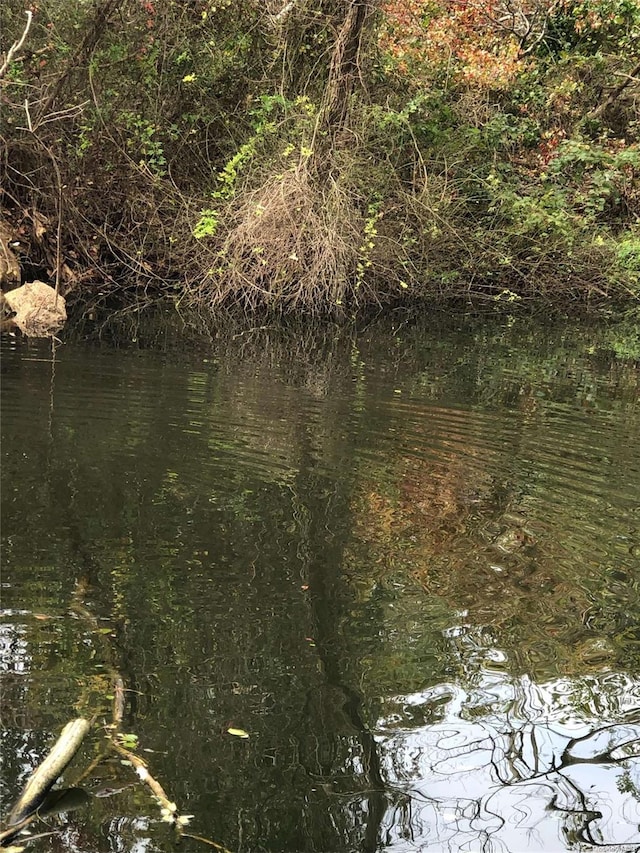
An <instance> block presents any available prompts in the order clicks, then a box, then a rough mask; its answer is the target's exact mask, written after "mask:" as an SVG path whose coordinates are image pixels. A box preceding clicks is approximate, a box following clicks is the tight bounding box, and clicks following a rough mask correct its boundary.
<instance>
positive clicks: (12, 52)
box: [0, 9, 33, 79]
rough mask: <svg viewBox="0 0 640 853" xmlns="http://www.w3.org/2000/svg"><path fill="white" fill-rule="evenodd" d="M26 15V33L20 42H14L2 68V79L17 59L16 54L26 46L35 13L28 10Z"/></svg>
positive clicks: (0, 74) (0, 68)
mask: <svg viewBox="0 0 640 853" xmlns="http://www.w3.org/2000/svg"><path fill="white" fill-rule="evenodd" d="M25 15H26V16H27V23H26V24H25V27H24V32H23V33H22V35H21V36H20V38H19V39H18V41H14V43H13V44H12V45H11V47H10V48H9V51H8V53H7V56H6V59H5V61H4V62H3V63H2V67H0V79H2V78H3V77H4V75H5V74H6V73H7V71H8V70H9V65H11V63H12V62H13V60H14V59H15V57H16V54H17V53H18V51H19V50H20V49H21V47H22V45H23V44H24V42H25V39H26V37H27V35H28V33H29V28H30V27H31V21H32V20H33V12H32V11H31V10H29V9H27V11H26V12H25Z"/></svg>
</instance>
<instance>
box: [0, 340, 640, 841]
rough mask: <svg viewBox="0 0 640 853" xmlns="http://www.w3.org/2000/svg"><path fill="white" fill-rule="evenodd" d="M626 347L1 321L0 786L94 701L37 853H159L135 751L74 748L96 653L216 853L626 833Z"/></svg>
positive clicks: (635, 646) (631, 582)
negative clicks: (211, 335) (167, 335)
mask: <svg viewBox="0 0 640 853" xmlns="http://www.w3.org/2000/svg"><path fill="white" fill-rule="evenodd" d="M639 352H640V347H638V340H637V335H636V333H634V330H633V329H629V328H627V329H623V330H620V329H618V330H616V329H611V330H602V329H600V330H590V329H562V330H557V329H556V330H544V329H541V328H530V327H521V326H519V325H516V326H515V327H514V328H511V329H509V328H499V327H491V326H486V325H485V326H484V327H479V326H476V327H473V326H471V327H469V328H461V329H457V330H452V329H449V330H443V329H435V328H429V327H424V326H423V327H417V326H406V327H403V328H401V329H399V330H393V329H389V328H387V329H378V328H376V329H371V330H368V331H365V332H362V333H360V334H359V335H356V334H351V333H343V334H338V333H335V332H327V333H325V334H324V335H322V334H320V335H317V336H316V337H315V338H314V337H313V336H309V337H303V336H301V335H300V334H299V333H295V332H294V331H289V332H286V331H281V332H276V331H274V330H270V329H260V330H254V331H252V332H246V333H244V334H237V335H236V336H235V337H233V336H230V337H229V338H228V339H224V340H218V341H217V342H214V343H212V344H211V345H208V346H204V345H200V346H199V347H197V348H196V349H193V350H192V351H191V352H190V354H189V353H188V354H184V353H182V354H181V353H180V352H179V350H177V349H175V348H173V347H172V346H170V345H169V344H165V345H164V346H163V347H160V348H156V349H153V350H143V349H133V348H126V349H109V348H106V347H96V346H93V347H92V346H89V345H82V344H71V343H68V344H64V345H62V346H59V347H58V348H57V349H56V351H55V358H52V350H51V346H50V344H49V343H48V342H26V341H13V340H10V339H9V340H4V341H3V343H2V479H3V488H2V520H3V525H2V539H3V559H2V565H3V572H2V593H3V595H2V608H3V616H4V618H3V622H2V625H1V626H0V631H1V634H0V648H1V657H0V660H1V664H2V670H3V689H2V698H1V703H2V716H3V724H4V729H3V758H4V769H3V781H2V787H1V789H0V793H1V796H2V802H3V804H4V808H5V809H9V808H10V807H11V804H12V802H13V801H14V800H15V798H16V796H17V795H18V793H19V791H20V788H21V785H22V784H24V781H25V780H26V778H27V776H28V775H29V773H30V772H31V771H32V770H33V768H35V767H36V766H37V765H38V763H39V762H40V761H41V760H42V758H43V756H44V755H45V754H46V751H47V748H48V746H49V745H50V744H51V743H52V742H53V740H54V739H55V737H56V736H57V734H58V733H59V731H60V730H61V728H62V726H63V725H64V724H65V723H66V722H67V721H68V720H70V719H72V718H74V717H75V716H77V715H78V714H85V715H86V714H96V715H97V716H96V721H95V723H94V726H93V729H92V732H91V734H90V736H89V737H88V739H87V740H86V741H85V744H84V746H83V749H82V751H81V753H80V754H79V755H78V756H77V758H76V760H75V761H74V763H73V764H72V765H71V766H70V768H69V769H68V770H67V771H66V772H65V775H64V779H63V783H62V784H64V786H75V787H81V788H83V789H84V790H86V791H87V792H88V793H89V794H90V801H89V802H88V803H84V804H83V805H82V807H80V808H78V809H74V810H71V809H69V810H68V811H63V813H62V814H61V815H57V816H54V817H48V818H47V823H48V827H45V829H47V828H48V829H49V830H51V829H53V830H55V833H54V834H53V835H49V836H46V837H44V838H41V839H39V840H36V841H34V842H33V843H32V844H31V845H30V849H34V850H42V851H49V850H51V851H53V850H74V851H93V853H102V851H169V850H172V849H174V841H175V835H174V833H173V830H172V829H171V828H170V827H169V826H168V825H167V824H166V823H163V822H162V820H161V814H160V808H159V806H158V804H157V803H156V802H155V801H154V799H153V797H152V796H151V795H150V793H149V791H148V789H146V788H144V787H143V786H141V785H139V784H136V783H135V776H134V774H133V772H132V770H131V768H129V767H127V766H125V765H123V764H122V763H121V761H120V759H119V758H117V757H116V756H114V755H113V754H108V755H107V756H106V757H105V758H104V759H103V760H101V761H100V762H98V763H94V766H93V767H92V766H91V765H92V761H93V759H94V758H96V756H98V755H99V754H100V753H101V750H102V749H103V748H104V743H105V740H104V729H103V726H105V725H107V724H109V723H110V721H111V714H112V698H111V697H112V695H113V688H112V679H113V677H114V675H115V674H119V675H120V676H121V677H122V678H123V680H124V683H125V687H126V691H127V692H126V697H127V698H126V707H125V713H124V719H123V722H122V726H121V728H122V731H123V732H124V733H127V734H135V735H136V736H137V738H138V748H137V752H138V753H139V755H140V756H141V757H143V758H144V759H145V760H146V761H147V762H148V765H149V770H150V771H151V773H152V774H153V775H154V776H155V778H156V779H157V780H158V781H160V782H161V784H162V785H163V786H164V789H165V791H166V793H167V795H168V797H169V799H171V800H173V801H175V802H176V804H177V806H178V809H179V811H180V812H181V813H182V814H191V815H194V817H193V819H192V822H191V823H190V825H189V826H188V827H187V832H189V833H192V834H193V835H197V836H201V837H205V838H207V839H210V840H212V841H214V842H216V843H217V844H220V845H224V846H225V847H227V848H228V849H230V850H234V851H300V852H301V853H303V852H304V853H306V851H335V853H342V852H343V851H416V850H429V851H458V850H460V851H471V853H474V852H475V851H490V852H491V853H494V851H506V853H520V852H521V851H522V853H525V851H527V853H528V851H545V853H553V851H564V850H572V851H588V850H589V851H590V850H596V849H597V850H611V851H621V853H630V851H633V850H637V849H640V830H639V828H638V825H639V823H640V761H639V760H638V754H640V678H639V675H640V607H639V604H640V592H639V585H638V581H639V576H640V518H639V516H640V444H639V442H638V437H639V431H640V405H639V398H640V395H639V390H640V378H639V375H638V371H637V357H638V353H639ZM634 359H635V360H634ZM229 729H239V730H243V731H246V732H247V733H248V734H249V737H248V738H246V737H239V736H237V735H233V734H230V733H229ZM87 770H88V772H87ZM40 829H42V827H40ZM181 849H184V850H194V851H195V850H201V849H212V848H210V847H207V846H205V845H204V844H203V842H200V841H197V840H195V839H193V838H184V839H183V840H182V842H181Z"/></svg>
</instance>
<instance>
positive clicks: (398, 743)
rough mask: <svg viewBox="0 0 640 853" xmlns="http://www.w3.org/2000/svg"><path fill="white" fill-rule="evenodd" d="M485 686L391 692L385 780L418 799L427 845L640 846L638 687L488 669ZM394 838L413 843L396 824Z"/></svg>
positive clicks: (382, 728)
mask: <svg viewBox="0 0 640 853" xmlns="http://www.w3.org/2000/svg"><path fill="white" fill-rule="evenodd" d="M475 681H476V683H475V684H474V685H473V687H472V688H467V689H465V688H462V687H460V686H459V685H456V684H440V685H435V686H432V687H430V688H428V689H426V690H424V691H422V692H420V693H415V694H411V695H408V696H394V697H389V698H388V699H386V700H385V701H384V702H383V707H382V715H381V717H380V718H379V719H378V723H377V731H378V735H379V744H380V750H381V754H382V756H383V768H384V774H385V778H386V779H387V780H388V781H389V782H390V783H391V784H393V785H395V786H397V787H399V788H401V789H402V790H403V791H404V792H406V794H407V795H408V796H410V797H411V801H412V815H413V822H412V826H413V827H414V831H415V828H416V827H419V831H418V834H419V837H420V838H422V839H424V840H426V841H427V842H428V844H429V847H428V849H430V850H431V849H433V850H451V849H455V850H466V849H468V850H491V851H507V852H508V851H512V850H559V849H567V848H568V849H571V847H572V846H577V845H585V844H586V845H591V846H593V847H605V848H607V847H616V849H619V845H629V846H630V849H631V847H632V846H633V845H637V843H638V814H639V811H638V804H639V801H640V768H639V766H638V763H637V762H633V761H632V759H633V758H637V757H638V754H639V753H640V712H639V710H638V708H639V707H640V695H639V692H638V684H637V682H636V681H633V680H632V679H630V678H629V677H628V676H624V675H621V674H616V675H611V676H603V677H599V678H598V677H592V678H582V679H574V680H568V679H558V680H556V681H552V682H548V683H542V684H535V683H533V682H531V680H530V679H528V678H527V677H526V676H523V677H521V678H519V679H513V678H509V677H508V676H506V675H505V674H504V673H502V672H492V671H491V670H488V669H486V670H484V671H482V670H481V671H479V672H478V677H477V679H476V680H475ZM416 716H418V717H419V718H422V719H423V720H425V719H428V721H429V722H428V724H426V725H424V724H423V725H416V723H415V720H416ZM616 720H617V721H624V722H618V723H616V722H612V721H616ZM388 844H389V849H405V848H406V838H405V837H404V835H402V834H401V835H400V836H399V837H398V836H396V837H394V832H393V828H392V827H391V828H390V830H389V839H388ZM581 849H584V848H581Z"/></svg>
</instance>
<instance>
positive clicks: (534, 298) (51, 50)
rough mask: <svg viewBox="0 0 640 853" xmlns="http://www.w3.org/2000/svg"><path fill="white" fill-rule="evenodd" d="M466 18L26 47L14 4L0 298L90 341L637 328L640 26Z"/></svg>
mask: <svg viewBox="0 0 640 853" xmlns="http://www.w3.org/2000/svg"><path fill="white" fill-rule="evenodd" d="M462 5H463V4H456V3H452V2H449V0H443V2H442V3H441V4H440V5H437V4H436V5H431V6H429V7H428V8H427V4H425V3H422V2H417V3H402V2H400V3H396V4H390V3H387V4H369V5H366V4H363V3H361V2H356V0H352V2H349V3H345V4H333V5H332V4H330V3H325V4H320V7H319V8H318V9H315V10H311V9H310V8H307V7H306V5H305V4H302V3H301V4H299V5H296V4H288V6H290V7H291V8H289V9H288V11H286V13H285V12H284V10H279V11H278V10H275V8H274V9H272V8H271V6H270V5H269V4H267V8H266V9H265V8H264V6H260V7H259V6H258V5H257V4H255V3H253V2H251V0H244V2H242V3H241V4H239V5H237V4H236V5H235V6H234V8H233V9H232V8H231V6H230V5H229V4H224V3H223V4H220V5H217V6H213V5H211V4H210V3H208V2H204V0H203V2H201V3H199V4H194V6H193V8H191V7H190V8H189V9H187V10H184V9H182V10H179V9H177V8H176V7H175V6H174V5H173V4H171V3H168V2H167V3H165V2H156V3H153V2H143V3H133V2H131V3H129V2H125V0H101V2H99V3H98V4H97V5H96V6H95V8H94V7H92V8H91V9H89V8H86V9H85V8H84V7H82V8H80V7H79V8H78V9H77V10H76V11H75V12H74V13H73V15H72V16H70V15H69V12H68V9H66V8H65V4H64V3H55V2H54V3H52V4H50V6H49V7H48V8H47V10H46V12H44V11H41V12H38V13H37V14H36V15H35V16H33V17H29V18H28V21H29V25H28V26H27V27H26V28H25V24H24V21H25V19H24V17H23V12H22V9H21V6H20V5H19V3H18V2H17V0H10V2H9V3H7V4H5V5H4V6H3V10H2V12H1V13H0V16H1V20H0V23H1V24H2V31H3V32H7V33H9V32H10V33H13V34H14V36H15V38H16V42H15V45H16V46H17V47H16V49H15V50H14V51H13V53H11V49H9V50H8V52H7V53H6V54H5V58H6V61H5V62H4V65H3V69H2V73H0V85H2V90H1V94H2V98H0V126H1V127H2V128H3V130H2V131H1V132H0V149H1V153H2V157H1V159H0V163H1V165H0V179H1V181H0V185H1V186H2V194H1V196H0V230H1V231H2V235H3V244H4V246H5V257H4V260H3V261H2V262H0V263H3V264H4V266H1V267H0V279H2V278H4V284H5V285H7V286H12V285H13V284H15V283H18V282H19V280H20V279H21V280H22V281H30V280H33V279H34V278H37V279H40V280H43V281H45V282H48V283H50V284H57V285H58V286H59V289H60V292H61V293H62V294H63V295H64V296H65V298H66V299H67V303H68V305H69V307H70V309H71V311H72V312H74V311H75V313H76V315H78V314H79V315H80V316H84V317H86V318H89V319H90V318H91V317H92V316H95V315H96V314H98V313H101V312H103V311H111V310H122V309H124V310H130V309H134V308H136V309H138V308H144V307H147V306H150V305H152V304H154V303H155V302H157V301H168V302H170V303H173V304H174V305H175V306H176V308H178V309H179V310H183V309H193V310H196V311H199V312H201V313H203V314H212V313H216V312H220V311H229V310H231V311H237V310H239V311H241V312H245V313H254V312H258V313H259V312H264V311H267V312H275V313H277V314H280V315H286V314H305V315H311V316H315V317H328V318H332V319H342V318H345V317H353V316H363V315H370V314H372V313H375V312H377V311H386V310H391V309H395V308H398V307H399V306H402V307H412V308H415V307H418V306H424V305H427V304H433V303H437V304H439V305H445V306H447V307H451V308H455V310H456V311H459V310H460V306H463V307H465V308H466V307H468V306H473V307H475V308H482V309H486V308H487V307H492V306H496V305H497V306H506V307H507V308H508V309H509V310H511V309H515V308H517V307H522V306H524V307H525V309H526V310H535V311H541V310H543V311H547V310H551V311H555V312H569V313H570V312H572V311H573V310H578V309H579V310H583V309H584V307H585V306H588V307H590V308H593V309H595V310H600V311H603V312H604V313H605V314H606V313H607V312H608V311H610V310H613V309H615V310H620V309H621V310H630V309H632V308H633V307H634V306H636V305H637V304H638V301H639V299H640V236H639V231H638V222H639V219H640V191H639V189H638V187H639V181H638V177H639V175H640V151H639V148H638V137H639V131H638V127H639V124H638V106H637V104H638V83H637V68H636V65H637V62H638V59H639V57H638V44H639V43H640V38H637V37H636V36H637V35H638V33H639V32H640V10H639V9H638V7H637V5H636V4H633V3H628V2H626V0H615V2H611V0H607V2H605V0H589V2H588V3H580V4H578V3H572V2H570V1H569V0H567V2H564V3H562V4H559V5H558V4H551V3H547V2H546V0H536V2H534V3H532V4H530V5H529V6H527V7H526V9H525V7H524V6H523V7H522V9H521V10H520V12H521V17H520V18H518V21H519V23H518V21H516V20H515V18H513V20H507V19H505V18H504V15H502V16H500V15H498V12H500V13H501V14H502V12H504V10H503V9H502V7H501V5H500V2H498V0H487V2H485V3H483V4H481V5H480V6H478V9H476V11H475V12H473V14H472V12H471V11H470V9H469V8H468V7H467V6H466V4H464V5H465V8H466V9H467V11H466V12H464V10H462ZM614 6H615V9H614V8H613V7H614ZM459 7H460V8H459ZM609 7H611V8H609ZM478 10H479V11H478ZM281 14H282V16H283V17H280V15H281ZM496 16H497V17H496ZM523 21H526V22H527V26H526V27H525V25H524V23H523ZM445 24H446V26H445ZM23 28H24V29H23ZM22 36H24V41H23V43H22V45H20V44H19V42H20V39H21V37H22ZM10 54H11V55H10ZM5 238H6V239H5Z"/></svg>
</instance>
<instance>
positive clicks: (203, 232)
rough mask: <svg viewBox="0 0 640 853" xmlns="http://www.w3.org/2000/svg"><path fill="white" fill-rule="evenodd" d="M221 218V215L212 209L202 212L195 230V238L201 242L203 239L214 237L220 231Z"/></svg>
mask: <svg viewBox="0 0 640 853" xmlns="http://www.w3.org/2000/svg"><path fill="white" fill-rule="evenodd" d="M219 216H220V214H219V213H218V211H217V210H211V209H210V208H207V210H203V211H201V212H200V219H198V221H197V222H196V225H195V227H194V229H193V236H194V237H195V238H196V239H197V240H201V239H202V238H203V237H214V236H215V234H216V231H217V230H218V223H219Z"/></svg>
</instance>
